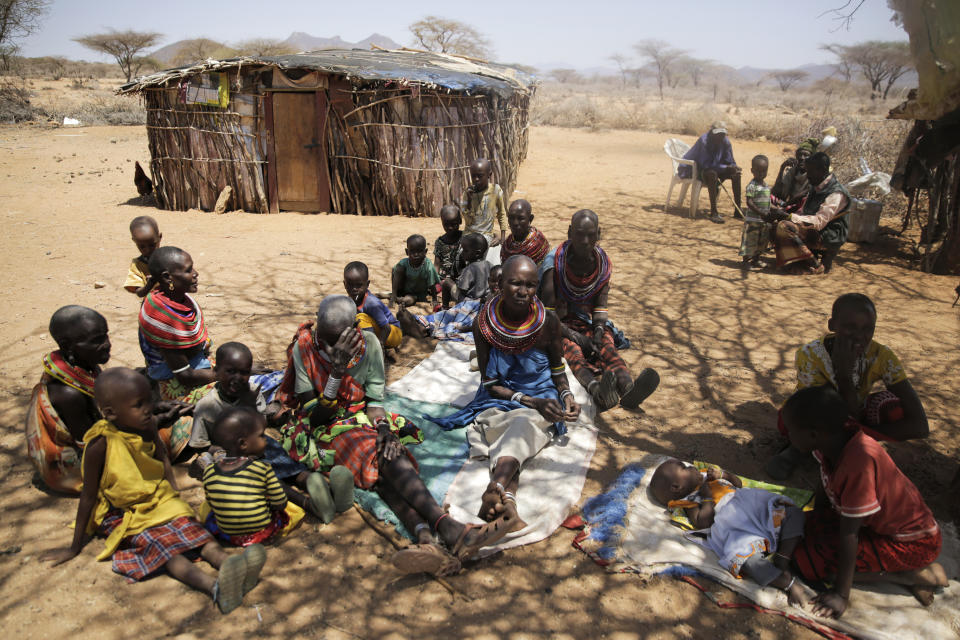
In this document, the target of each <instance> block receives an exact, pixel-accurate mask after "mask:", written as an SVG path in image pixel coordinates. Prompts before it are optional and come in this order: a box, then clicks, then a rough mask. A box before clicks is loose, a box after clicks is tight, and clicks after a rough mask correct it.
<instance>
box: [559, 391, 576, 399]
mask: <svg viewBox="0 0 960 640" xmlns="http://www.w3.org/2000/svg"><path fill="white" fill-rule="evenodd" d="M567 396H571V397H573V391H570V389H564V390H563V391H561V392H560V401H561V402H562V401H563V399H564V398H566V397H567Z"/></svg>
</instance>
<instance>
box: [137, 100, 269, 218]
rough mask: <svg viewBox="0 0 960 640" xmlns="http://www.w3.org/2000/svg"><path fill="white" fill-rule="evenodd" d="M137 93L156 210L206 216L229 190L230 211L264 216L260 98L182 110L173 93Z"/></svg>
mask: <svg viewBox="0 0 960 640" xmlns="http://www.w3.org/2000/svg"><path fill="white" fill-rule="evenodd" d="M143 93H144V100H145V103H146V108H147V139H148V143H149V146H150V155H151V158H152V159H151V162H150V169H151V173H152V174H153V179H154V185H155V186H156V197H157V203H158V205H159V206H160V207H161V208H164V209H174V210H180V211H184V210H186V209H190V208H197V209H203V210H206V211H209V210H212V209H213V207H214V205H215V204H216V201H217V197H218V196H219V194H220V192H221V191H222V190H223V188H224V187H226V186H227V185H229V186H231V187H233V194H234V195H233V203H232V207H233V208H236V209H243V210H245V211H253V212H258V213H266V212H267V210H268V204H267V196H266V189H265V185H264V175H263V174H264V172H263V166H264V164H265V159H264V158H263V157H262V155H263V154H262V153H261V148H262V145H261V144H260V140H259V138H258V136H259V135H260V129H261V126H260V124H259V120H260V119H261V115H260V111H261V107H260V100H261V97H260V96H258V95H256V94H253V93H237V94H233V95H231V98H230V103H229V105H228V106H227V107H226V108H221V107H219V106H209V105H202V104H185V103H184V102H182V101H181V98H180V96H181V94H180V92H179V91H178V90H177V89H176V88H150V89H145V90H144V92H143Z"/></svg>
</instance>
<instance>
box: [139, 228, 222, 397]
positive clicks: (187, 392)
mask: <svg viewBox="0 0 960 640" xmlns="http://www.w3.org/2000/svg"><path fill="white" fill-rule="evenodd" d="M150 273H151V274H152V276H153V277H154V279H156V281H157V286H156V288H154V289H153V291H151V292H150V293H149V294H147V297H146V298H144V301H143V305H142V306H141V307H140V317H139V322H140V350H141V351H143V357H144V358H145V359H146V361H147V377H149V378H150V379H151V380H153V381H155V382H157V383H158V384H159V387H160V396H161V397H162V398H163V399H165V400H174V399H176V400H183V401H185V402H189V403H190V404H195V403H196V402H197V400H199V399H200V398H202V397H203V396H204V395H206V394H207V392H209V391H210V389H211V388H212V385H213V383H214V382H215V379H214V373H213V369H212V368H211V364H210V360H209V359H208V357H207V356H208V354H209V349H210V340H209V337H208V336H207V327H206V325H205V324H204V321H203V312H202V311H201V310H200V305H199V304H197V301H196V300H194V299H193V298H192V297H191V296H190V294H191V293H196V292H197V281H198V279H199V274H198V273H197V271H196V269H194V268H193V259H192V258H190V254H188V253H187V252H186V251H184V250H182V249H178V248H177V247H160V248H159V249H157V250H156V251H154V252H153V255H152V256H150Z"/></svg>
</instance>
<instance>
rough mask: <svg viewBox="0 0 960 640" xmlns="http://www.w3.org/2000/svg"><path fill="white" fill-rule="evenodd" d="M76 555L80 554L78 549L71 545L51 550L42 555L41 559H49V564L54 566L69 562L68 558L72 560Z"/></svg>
mask: <svg viewBox="0 0 960 640" xmlns="http://www.w3.org/2000/svg"><path fill="white" fill-rule="evenodd" d="M78 555H80V552H79V551H77V550H74V548H73V547H67V548H66V549H59V550H57V551H52V552H50V553H48V554H46V555H45V556H43V558H41V560H44V561H47V560H49V561H50V566H51V567H55V566H57V565H58V564H63V563H64V562H69V561H70V560H73V559H74V558H76V557H77V556H78Z"/></svg>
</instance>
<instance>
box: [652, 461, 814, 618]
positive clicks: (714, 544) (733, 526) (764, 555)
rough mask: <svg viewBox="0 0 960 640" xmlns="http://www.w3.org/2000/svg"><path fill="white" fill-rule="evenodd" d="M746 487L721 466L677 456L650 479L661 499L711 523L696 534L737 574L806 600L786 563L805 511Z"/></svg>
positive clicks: (698, 523)
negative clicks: (702, 533)
mask: <svg viewBox="0 0 960 640" xmlns="http://www.w3.org/2000/svg"><path fill="white" fill-rule="evenodd" d="M742 487H743V484H742V482H741V481H740V478H738V477H737V476H735V475H733V474H731V473H728V472H726V471H723V470H722V469H719V468H713V469H710V470H708V471H700V470H699V469H697V468H696V467H694V466H693V465H692V464H690V463H688V462H683V461H681V460H677V459H675V458H671V459H669V460H667V461H666V462H664V463H662V464H661V465H660V466H659V467H657V469H656V470H655V471H654V472H653V477H652V478H651V479H650V492H651V494H652V495H653V497H654V498H655V499H656V500H657V501H658V502H660V503H661V504H664V505H666V506H667V507H669V508H671V509H674V508H677V507H683V508H684V510H685V511H686V514H687V518H689V520H690V522H692V523H693V525H694V527H696V528H697V529H698V530H701V531H702V530H707V529H709V532H707V536H706V538H705V539H702V540H701V539H697V538H692V539H694V540H695V541H697V542H700V543H701V544H703V545H704V546H705V547H707V548H708V549H710V550H711V551H713V552H714V553H716V554H717V557H718V558H719V559H720V565H721V566H723V567H724V568H725V569H727V570H728V571H730V573H731V574H733V576H734V577H737V578H739V577H741V574H742V575H745V576H746V577H748V578H750V579H751V580H753V581H754V582H756V583H757V584H759V585H760V586H763V587H766V586H772V587H776V588H777V589H783V591H784V592H786V594H787V599H788V600H789V602H790V604H792V605H797V606H803V605H804V604H805V603H806V596H805V594H804V589H803V587H802V585H800V584H799V583H798V582H797V581H796V579H795V578H794V577H793V575H792V574H791V573H790V570H789V568H788V567H789V564H790V556H791V554H792V553H793V550H794V549H795V548H796V546H797V544H798V543H799V542H800V538H801V537H802V535H803V511H802V510H801V509H799V508H798V507H796V506H795V505H794V504H793V503H792V502H791V501H790V500H789V499H788V498H786V497H784V496H781V495H777V494H775V493H771V492H769V491H764V490H762V489H744V488H742Z"/></svg>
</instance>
